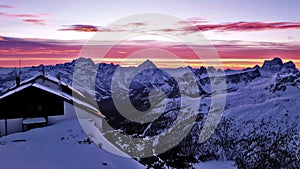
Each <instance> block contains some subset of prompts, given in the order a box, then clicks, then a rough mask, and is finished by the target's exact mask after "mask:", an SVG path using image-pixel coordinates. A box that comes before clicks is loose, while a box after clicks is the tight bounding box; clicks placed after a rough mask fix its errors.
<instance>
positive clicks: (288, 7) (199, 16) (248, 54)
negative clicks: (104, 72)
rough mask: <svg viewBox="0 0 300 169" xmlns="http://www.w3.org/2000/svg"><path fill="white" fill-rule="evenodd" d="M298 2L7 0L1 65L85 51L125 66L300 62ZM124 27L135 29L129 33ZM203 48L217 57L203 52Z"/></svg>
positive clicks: (0, 15)
mask: <svg viewBox="0 0 300 169" xmlns="http://www.w3.org/2000/svg"><path fill="white" fill-rule="evenodd" d="M299 6H300V1H298V0H290V1H284V0H252V1H241V0H227V1H223V0H210V1H206V0H205V1H204V0H185V1H184V0H181V1H180V0H173V1H169V0H152V1H137V0H127V1H121V0H111V1H99V0H94V1H93V0H85V1H83V0H78V1H70V0H66V1H63V2H62V1H59V0H43V1H36V0H26V1H17V0H2V1H1V2H0V67H16V66H18V64H19V60H20V59H21V63H22V66H33V65H39V64H45V65H47V64H57V63H64V62H68V61H71V60H73V59H76V58H77V57H79V56H83V54H85V55H84V57H91V58H93V59H94V60H95V61H96V62H107V63H111V62H113V63H116V64H121V65H123V66H136V65H137V64H139V63H140V62H142V61H143V60H145V59H147V58H150V59H151V60H152V61H154V63H156V64H158V65H160V66H162V67H177V66H181V64H178V63H179V62H184V64H187V65H190V66H192V67H200V66H201V65H203V60H201V61H199V57H203V59H204V60H205V59H207V60H208V63H210V64H212V65H213V64H214V62H213V60H215V59H218V60H219V61H221V63H222V67H223V68H232V69H241V68H246V67H253V66H255V65H256V64H258V65H261V64H262V63H263V61H264V60H266V59H272V58H274V57H280V58H282V59H283V61H285V62H286V61H288V60H292V61H293V62H294V63H295V64H296V65H297V67H298V68H300V15H299ZM144 13H154V14H162V17H156V20H155V23H156V24H157V25H155V23H154V22H153V23H152V22H151V18H149V17H148V16H147V17H131V18H133V19H130V16H132V15H137V14H144ZM164 15H169V16H171V17H176V18H178V19H179V21H178V22H177V20H174V22H172V23H171V22H169V20H167V18H166V20H164ZM157 16H159V15H157ZM124 17H125V18H126V17H127V19H122V18H124ZM128 17H129V19H128ZM120 19H121V20H120ZM152 19H153V18H152ZM154 19H155V18H154ZM180 20H182V22H181V21H180ZM175 21H176V22H175ZM154 25H155V26H154ZM149 32H150V33H149ZM153 32H154V33H153ZM123 34H126V35H131V34H133V35H134V36H130V37H126V38H127V39H125V40H124V39H122V38H120V37H122V35H123ZM167 35H168V36H167ZM95 39H96V40H97V45H95V44H93V43H92V42H91V41H93V40H95ZM183 39H184V40H183ZM203 39H205V40H204V41H203ZM115 42H118V43H117V44H115ZM201 42H205V44H203V43H201ZM87 46H88V47H87ZM90 46H92V47H90ZM109 47H112V48H111V49H110V50H109V52H108V54H106V55H104V53H105V51H106V50H105V49H108V48H109ZM190 47H192V48H193V49H196V50H198V51H201V52H199V54H200V56H199V57H196V56H195V53H193V52H192V51H191V48H190ZM91 48H93V49H92V50H94V52H90V53H89V52H87V53H86V51H83V50H86V49H91ZM208 48H209V49H208ZM206 50H214V51H216V54H217V55H216V56H217V58H208V57H206V58H205V57H204V55H206V53H205V52H206ZM201 59H202V58H201ZM204 62H205V61H204Z"/></svg>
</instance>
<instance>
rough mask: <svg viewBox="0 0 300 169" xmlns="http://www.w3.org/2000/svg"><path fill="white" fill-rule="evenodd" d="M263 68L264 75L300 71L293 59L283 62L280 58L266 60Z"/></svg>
mask: <svg viewBox="0 0 300 169" xmlns="http://www.w3.org/2000/svg"><path fill="white" fill-rule="evenodd" d="M261 70H262V71H263V74H264V75H272V74H274V73H279V74H286V73H296V72H298V69H297V68H296V65H295V64H294V63H293V62H292V61H289V62H286V63H283V62H282V60H281V59H280V58H274V59H272V60H266V61H265V62H264V64H263V66H262V68H261Z"/></svg>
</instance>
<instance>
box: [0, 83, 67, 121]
mask: <svg viewBox="0 0 300 169" xmlns="http://www.w3.org/2000/svg"><path fill="white" fill-rule="evenodd" d="M63 114H64V99H63V98H62V97H60V96H57V95H55V94H53V93H49V92H47V91H44V90H42V89H39V88H36V87H33V86H30V87H28V88H25V89H23V90H21V91H18V92H16V93H13V94H11V95H9V96H7V97H5V98H2V99H0V119H5V118H7V119H13V118H27V117H41V116H55V115H63Z"/></svg>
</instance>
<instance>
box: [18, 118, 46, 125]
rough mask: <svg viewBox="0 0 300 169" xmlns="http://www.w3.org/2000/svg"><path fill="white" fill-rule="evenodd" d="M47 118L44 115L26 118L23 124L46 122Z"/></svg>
mask: <svg viewBox="0 0 300 169" xmlns="http://www.w3.org/2000/svg"><path fill="white" fill-rule="evenodd" d="M46 122H47V120H46V119H45V118H44V117H36V118H26V119H24V120H23V121H22V124H36V123H46Z"/></svg>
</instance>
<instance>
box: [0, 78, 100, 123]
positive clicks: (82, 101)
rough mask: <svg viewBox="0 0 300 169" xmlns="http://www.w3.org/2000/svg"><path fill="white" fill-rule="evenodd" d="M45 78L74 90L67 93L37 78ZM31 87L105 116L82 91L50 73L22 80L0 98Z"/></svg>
mask: <svg viewBox="0 0 300 169" xmlns="http://www.w3.org/2000/svg"><path fill="white" fill-rule="evenodd" d="M40 78H41V79H44V80H48V81H51V82H53V83H56V84H57V85H59V86H63V87H66V88H68V89H69V91H72V92H71V93H70V92H69V93H66V92H64V91H63V90H58V89H55V88H52V87H48V86H46V85H43V84H40V83H37V82H36V80H38V79H40ZM29 87H34V88H37V89H40V90H43V91H46V92H48V93H51V94H54V95H56V96H59V97H60V98H62V99H63V100H65V101H67V102H69V103H72V104H73V105H74V106H76V107H79V108H84V109H86V110H88V111H89V112H90V113H93V114H94V115H96V116H99V117H101V118H105V116H104V115H102V113H101V112H100V111H99V110H98V109H97V108H96V107H95V106H94V105H92V104H90V103H89V102H88V101H89V100H88V98H86V97H85V96H84V95H83V94H82V93H81V92H79V91H78V90H76V89H74V88H72V87H71V86H69V85H67V84H66V83H64V82H62V81H60V80H58V79H57V78H54V77H52V76H50V75H45V76H44V75H37V76H34V77H32V78H30V79H27V80H25V81H22V82H21V83H20V85H19V86H14V87H12V88H10V89H9V90H8V91H7V92H6V93H5V94H3V95H2V96H0V100H1V99H4V98H6V97H8V96H10V95H13V94H15V93H17V92H19V91H22V90H24V89H27V88H29Z"/></svg>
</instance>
